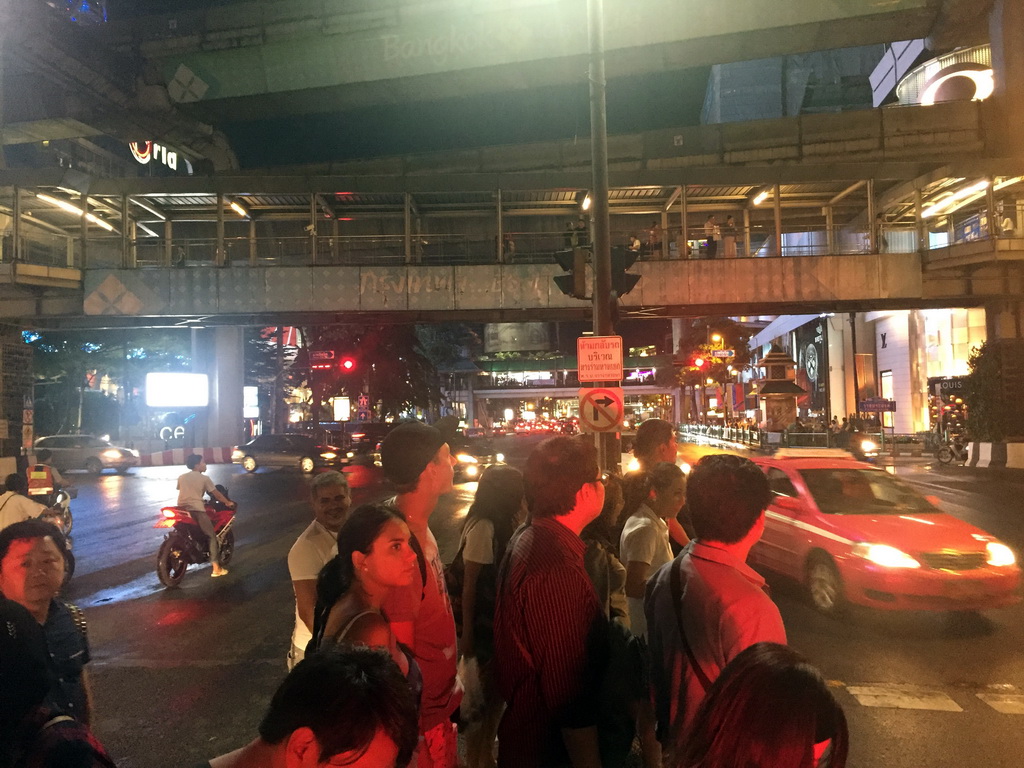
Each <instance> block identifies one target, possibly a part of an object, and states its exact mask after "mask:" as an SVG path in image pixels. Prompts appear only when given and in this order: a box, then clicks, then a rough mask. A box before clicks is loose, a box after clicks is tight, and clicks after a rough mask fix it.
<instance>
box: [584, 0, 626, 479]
mask: <svg viewBox="0 0 1024 768" xmlns="http://www.w3.org/2000/svg"><path fill="white" fill-rule="evenodd" d="M587 37H588V44H589V50H590V164H591V170H592V173H593V189H592V190H591V202H592V205H591V214H590V215H591V224H590V228H591V234H592V240H591V242H592V251H591V263H592V264H593V267H594V290H593V302H594V303H593V307H594V335H596V336H611V335H613V334H614V333H615V329H614V328H613V327H612V248H611V233H610V229H611V227H610V223H609V217H608V115H607V111H606V102H605V88H606V85H607V82H606V79H605V61H604V0H587ZM609 385H610V386H619V382H610V383H609ZM595 434H596V438H595V439H596V443H597V455H598V463H599V465H600V466H601V467H602V468H603V469H606V470H608V469H617V468H618V464H619V457H620V455H621V450H620V447H619V438H618V435H617V434H616V433H614V432H597V433H595Z"/></svg>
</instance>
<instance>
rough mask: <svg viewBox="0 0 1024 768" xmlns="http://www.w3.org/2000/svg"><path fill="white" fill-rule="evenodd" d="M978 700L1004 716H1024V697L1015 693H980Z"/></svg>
mask: <svg viewBox="0 0 1024 768" xmlns="http://www.w3.org/2000/svg"><path fill="white" fill-rule="evenodd" d="M977 696H978V698H979V699H981V700H982V701H984V702H985V703H986V704H988V705H989V706H990V707H992V709H994V710H995V711H996V712H1000V713H1002V714H1004V715H1024V696H1022V695H1021V694H1019V693H1018V694H1015V693H979V694H977Z"/></svg>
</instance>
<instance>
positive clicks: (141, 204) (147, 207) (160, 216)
mask: <svg viewBox="0 0 1024 768" xmlns="http://www.w3.org/2000/svg"><path fill="white" fill-rule="evenodd" d="M131 200H132V202H133V203H135V205H137V206H139V208H141V209H142V210H144V211H149V212H150V213H152V214H153V215H154V216H156V217H157V218H158V219H160V221H167V217H166V216H164V215H163V214H162V213H160V211H158V210H157V209H156V208H154V207H153V206H151V205H149V204H148V203H144V202H142V201H141V200H137V199H136V198H134V197H133V198H132V199H131Z"/></svg>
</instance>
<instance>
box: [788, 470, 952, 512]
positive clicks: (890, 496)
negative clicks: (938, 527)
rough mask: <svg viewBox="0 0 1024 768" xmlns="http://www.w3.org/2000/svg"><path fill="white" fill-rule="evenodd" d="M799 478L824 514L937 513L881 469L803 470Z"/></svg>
mask: <svg viewBox="0 0 1024 768" xmlns="http://www.w3.org/2000/svg"><path fill="white" fill-rule="evenodd" d="M800 475H801V476H802V477H803V479H804V482H805V483H807V489H808V490H809V491H810V492H811V496H812V497H813V498H814V502H815V503H816V504H817V505H818V509H820V510H821V511H822V512H823V513H824V514H826V515H905V514H907V513H926V512H937V511H938V510H937V509H936V508H935V507H933V506H932V505H931V504H929V503H928V502H927V501H925V499H923V498H922V497H921V496H918V495H917V494H916V493H915V492H914V491H913V490H911V489H910V488H909V487H908V486H906V485H904V484H903V482H901V481H900V480H897V479H896V478H894V477H893V476H892V475H890V474H889V473H887V472H884V471H882V470H876V469H804V470H801V471H800Z"/></svg>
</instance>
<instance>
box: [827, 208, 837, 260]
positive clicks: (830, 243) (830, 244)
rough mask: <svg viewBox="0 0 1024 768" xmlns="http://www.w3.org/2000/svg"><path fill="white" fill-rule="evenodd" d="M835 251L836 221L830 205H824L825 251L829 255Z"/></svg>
mask: <svg viewBox="0 0 1024 768" xmlns="http://www.w3.org/2000/svg"><path fill="white" fill-rule="evenodd" d="M835 252H836V223H835V216H834V215H833V212H832V206H831V205H826V206H825V253H828V254H829V255H831V254H833V253H835Z"/></svg>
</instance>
